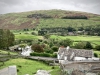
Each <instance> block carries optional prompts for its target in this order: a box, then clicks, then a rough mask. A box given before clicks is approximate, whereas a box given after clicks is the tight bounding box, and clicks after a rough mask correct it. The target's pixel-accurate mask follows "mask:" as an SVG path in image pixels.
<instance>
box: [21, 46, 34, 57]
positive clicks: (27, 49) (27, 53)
mask: <svg viewBox="0 0 100 75" xmlns="http://www.w3.org/2000/svg"><path fill="white" fill-rule="evenodd" d="M32 52H33V50H32V49H31V46H26V47H25V48H24V49H22V53H21V54H22V55H23V56H30V53H32Z"/></svg>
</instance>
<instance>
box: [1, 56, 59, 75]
mask: <svg viewBox="0 0 100 75" xmlns="http://www.w3.org/2000/svg"><path fill="white" fill-rule="evenodd" d="M10 65H16V66H17V71H18V75H25V74H29V75H33V74H35V73H36V72H37V70H39V69H41V70H47V71H50V70H52V72H51V74H52V75H59V74H58V73H59V72H60V70H59V68H58V67H57V66H55V68H54V69H52V66H48V65H46V64H44V63H42V62H39V61H34V60H28V59H22V58H18V59H11V60H9V61H6V62H5V63H4V66H2V67H0V69H2V68H4V67H8V66H10Z"/></svg>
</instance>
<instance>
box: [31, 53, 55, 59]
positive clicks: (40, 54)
mask: <svg viewBox="0 0 100 75" xmlns="http://www.w3.org/2000/svg"><path fill="white" fill-rule="evenodd" d="M30 55H31V56H41V57H54V58H56V57H57V54H50V53H37V52H33V53H30Z"/></svg>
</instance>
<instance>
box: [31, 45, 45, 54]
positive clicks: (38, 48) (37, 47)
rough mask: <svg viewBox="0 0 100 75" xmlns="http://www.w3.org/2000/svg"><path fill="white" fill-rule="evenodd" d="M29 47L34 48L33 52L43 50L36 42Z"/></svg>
mask: <svg viewBox="0 0 100 75" xmlns="http://www.w3.org/2000/svg"><path fill="white" fill-rule="evenodd" d="M31 48H32V50H34V52H39V53H41V52H44V50H43V47H42V46H41V45H38V44H34V45H32V47H31Z"/></svg>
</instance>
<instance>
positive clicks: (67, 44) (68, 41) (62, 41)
mask: <svg viewBox="0 0 100 75" xmlns="http://www.w3.org/2000/svg"><path fill="white" fill-rule="evenodd" d="M72 44H73V41H72V40H71V39H64V40H61V41H60V45H62V46H64V47H67V46H70V45H72Z"/></svg>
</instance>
